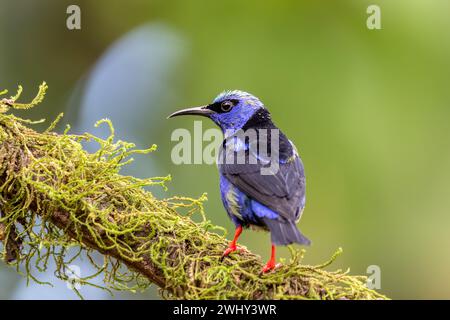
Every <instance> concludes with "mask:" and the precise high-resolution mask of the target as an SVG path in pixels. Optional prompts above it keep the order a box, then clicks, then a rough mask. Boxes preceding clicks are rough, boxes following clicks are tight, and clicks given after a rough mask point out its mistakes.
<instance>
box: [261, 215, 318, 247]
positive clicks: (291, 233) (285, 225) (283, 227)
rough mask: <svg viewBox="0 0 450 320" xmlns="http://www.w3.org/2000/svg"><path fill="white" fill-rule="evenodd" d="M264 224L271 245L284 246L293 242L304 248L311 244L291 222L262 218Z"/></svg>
mask: <svg viewBox="0 0 450 320" xmlns="http://www.w3.org/2000/svg"><path fill="white" fill-rule="evenodd" d="M264 222H265V223H266V225H267V227H269V230H270V235H271V237H272V243H273V244H275V245H282V246H286V245H288V244H292V243H294V242H295V243H299V244H302V245H305V246H309V245H310V244H311V241H310V240H309V239H308V238H307V237H305V236H304V235H303V234H302V233H301V232H300V230H299V229H298V228H297V226H296V224H295V223H294V222H292V221H279V220H273V219H269V218H264Z"/></svg>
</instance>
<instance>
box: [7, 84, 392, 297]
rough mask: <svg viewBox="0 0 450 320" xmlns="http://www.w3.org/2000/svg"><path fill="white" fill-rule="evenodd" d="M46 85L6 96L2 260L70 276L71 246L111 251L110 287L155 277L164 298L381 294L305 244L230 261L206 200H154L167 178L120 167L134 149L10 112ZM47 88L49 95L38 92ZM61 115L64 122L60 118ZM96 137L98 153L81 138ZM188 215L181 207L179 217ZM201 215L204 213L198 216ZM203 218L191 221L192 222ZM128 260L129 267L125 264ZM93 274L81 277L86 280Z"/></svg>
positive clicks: (101, 266) (103, 266) (107, 258)
mask: <svg viewBox="0 0 450 320" xmlns="http://www.w3.org/2000/svg"><path fill="white" fill-rule="evenodd" d="M45 89H46V87H45V88H44V89H43V88H42V87H41V90H40V93H39V94H40V95H41V97H40V98H39V97H38V96H39V94H38V96H37V98H35V100H33V102H32V103H31V104H18V103H16V102H15V101H16V100H17V98H18V97H19V95H20V92H21V90H19V92H18V94H17V95H16V96H13V97H11V99H8V100H2V101H1V102H0V212H1V213H2V216H1V218H0V241H2V242H3V253H2V254H3V258H4V259H5V261H7V262H8V263H10V264H13V265H16V266H22V267H24V268H25V270H26V274H27V276H28V277H31V278H33V279H36V278H35V276H34V275H33V273H32V266H33V265H34V266H37V267H38V269H45V268H46V266H47V261H48V260H49V259H50V258H53V259H54V260H55V261H56V262H57V268H58V270H57V272H56V275H57V276H58V277H59V278H61V279H67V272H66V271H67V267H68V265H69V264H70V262H71V261H72V260H73V258H74V257H73V256H70V254H69V253H70V250H69V249H68V248H70V247H73V246H74V245H76V246H78V247H80V248H82V251H84V252H85V253H86V254H87V255H88V256H89V257H90V258H91V256H90V254H91V253H92V252H100V253H101V254H102V255H104V261H103V262H102V263H98V262H95V261H94V260H95V259H94V258H92V260H91V261H92V263H93V265H94V266H95V267H96V268H97V269H98V270H99V271H98V273H99V274H100V273H101V274H103V275H104V281H105V286H106V287H107V288H112V289H124V288H125V286H127V287H128V288H130V287H131V288H135V287H138V288H145V287H147V286H148V285H149V284H150V283H154V284H156V285H157V286H159V287H160V288H161V293H162V294H163V296H164V297H169V298H187V299H222V298H225V299H229V298H233V299H272V298H275V299H305V298H307V299H384V298H385V297H384V296H382V295H380V294H379V293H377V292H375V291H373V290H370V289H368V288H367V287H366V286H365V281H366V279H365V277H362V276H350V275H348V274H347V273H346V272H342V271H340V270H338V271H335V272H328V271H325V270H324V268H325V267H326V266H328V265H329V264H331V263H332V261H333V260H334V259H335V258H336V256H337V254H338V253H340V252H338V253H336V254H335V255H334V256H333V257H332V259H330V261H328V262H326V263H324V264H323V265H320V266H306V265H301V264H300V260H301V258H302V255H303V251H296V250H294V249H292V258H291V260H290V261H288V262H287V263H285V264H284V266H282V267H281V268H280V269H277V270H276V271H275V272H272V273H269V274H266V275H260V274H259V270H260V269H261V267H262V261H261V259H260V257H259V256H257V255H255V254H253V253H251V252H249V251H248V250H247V249H245V248H244V249H243V250H242V252H240V253H238V254H233V255H232V256H231V257H230V258H227V259H225V260H224V261H223V262H220V261H219V258H220V256H221V254H222V252H223V250H224V249H225V248H226V246H227V240H226V238H225V237H224V236H223V235H220V234H218V232H219V233H223V229H221V228H220V227H217V226H213V225H212V224H211V223H210V221H209V220H207V219H206V217H205V215H204V213H203V207H202V202H203V200H205V197H204V196H203V197H202V198H200V199H190V198H187V197H174V198H170V199H157V198H155V197H154V196H153V194H152V193H151V192H149V191H146V190H145V188H144V187H145V186H152V185H161V186H163V187H164V183H165V181H167V180H168V179H169V178H168V177H156V178H149V179H137V178H134V177H129V176H123V175H121V174H120V173H119V170H120V168H121V167H122V166H123V165H124V164H127V163H129V162H130V156H131V155H132V154H133V153H148V152H151V151H153V150H154V149H155V148H154V147H152V148H149V149H147V150H136V149H134V145H133V144H130V143H126V142H122V141H115V139H114V130H113V127H112V125H111V123H110V122H109V121H107V120H102V121H101V122H99V123H98V124H101V123H106V124H108V125H109V126H110V128H111V135H110V137H108V138H107V139H100V138H98V137H95V136H93V135H91V134H83V135H70V134H67V132H65V133H64V134H56V133H54V132H51V131H52V129H53V128H54V127H55V125H56V122H54V123H52V124H51V126H50V128H49V129H48V130H46V131H45V132H43V133H38V132H36V131H34V130H32V129H30V128H29V127H28V126H27V123H30V121H29V120H24V119H20V118H17V117H15V116H14V115H12V114H6V112H7V111H8V110H9V109H10V108H11V107H16V108H28V107H32V106H34V104H36V103H38V102H40V101H41V100H42V97H43V94H44V93H45ZM41 91H43V92H41ZM59 118H60V117H58V119H57V120H59ZM86 140H94V141H96V142H98V143H99V146H100V147H99V149H98V151H97V152H95V153H87V152H86V151H84V150H83V148H82V145H81V142H82V141H86ZM182 212H184V213H183V214H182ZM193 215H195V216H196V217H197V218H195V216H193ZM193 218H194V219H197V220H200V221H199V222H194V221H193V220H192V219H193ZM124 266H126V267H124ZM88 280H89V279H81V280H80V281H81V282H82V283H88Z"/></svg>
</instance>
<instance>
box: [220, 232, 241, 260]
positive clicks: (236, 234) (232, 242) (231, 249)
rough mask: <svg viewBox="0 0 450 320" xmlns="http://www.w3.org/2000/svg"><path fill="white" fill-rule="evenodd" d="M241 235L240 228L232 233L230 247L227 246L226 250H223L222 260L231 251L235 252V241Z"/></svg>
mask: <svg viewBox="0 0 450 320" xmlns="http://www.w3.org/2000/svg"><path fill="white" fill-rule="evenodd" d="M241 233H242V226H238V227H237V228H236V231H235V232H234V238H233V241H231V243H230V245H229V246H228V249H227V250H225V252H224V253H223V254H222V258H224V257H226V256H227V255H229V254H230V253H232V252H233V251H236V250H237V246H236V242H237V239H238V238H239V236H240V235H241Z"/></svg>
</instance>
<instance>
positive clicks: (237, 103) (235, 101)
mask: <svg viewBox="0 0 450 320" xmlns="http://www.w3.org/2000/svg"><path fill="white" fill-rule="evenodd" d="M260 109H264V105H263V104H262V102H261V101H260V100H259V99H258V98H257V97H255V96H253V95H251V94H250V93H247V92H244V91H239V90H233V91H224V92H222V93H221V94H219V95H218V96H217V97H216V98H215V99H214V100H213V101H212V103H210V104H208V105H205V106H201V107H195V108H188V109H183V110H180V111H177V112H174V113H172V114H171V115H170V116H169V118H172V117H176V116H181V115H199V116H204V117H208V118H210V119H211V120H213V121H214V122H215V123H216V124H217V125H218V126H219V127H220V128H221V129H222V130H223V131H226V130H231V131H234V130H239V129H241V128H242V127H243V126H244V125H245V124H246V123H247V121H248V120H249V119H250V118H251V117H252V116H253V115H254V114H255V113H256V112H257V111H258V110H260Z"/></svg>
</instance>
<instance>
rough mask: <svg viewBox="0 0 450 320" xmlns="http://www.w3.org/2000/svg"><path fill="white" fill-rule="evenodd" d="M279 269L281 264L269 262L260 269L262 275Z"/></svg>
mask: <svg viewBox="0 0 450 320" xmlns="http://www.w3.org/2000/svg"><path fill="white" fill-rule="evenodd" d="M280 267H281V263H277V264H275V263H274V262H272V261H269V262H267V264H266V265H265V266H264V267H263V268H262V269H261V273H262V274H264V273H267V272H270V271H273V270H275V269H278V268H280Z"/></svg>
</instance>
